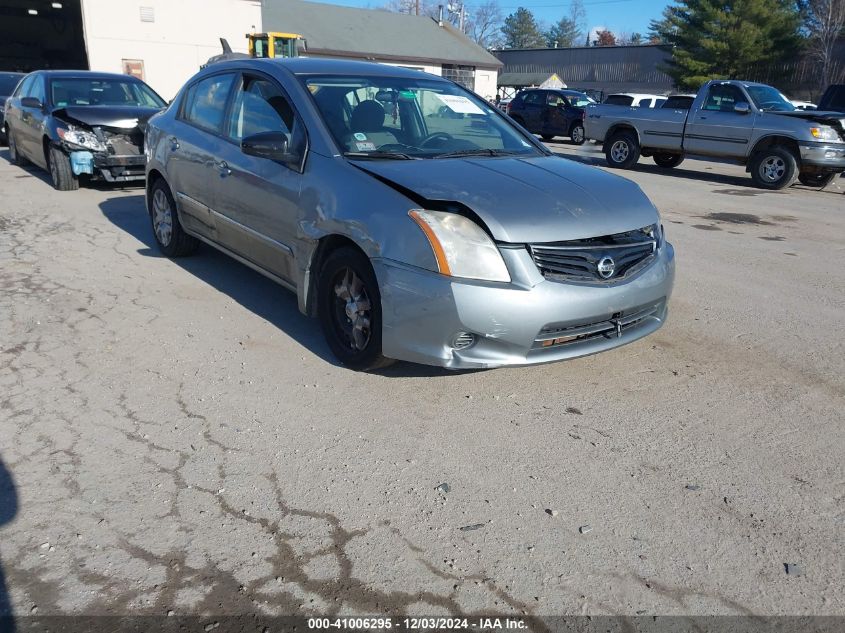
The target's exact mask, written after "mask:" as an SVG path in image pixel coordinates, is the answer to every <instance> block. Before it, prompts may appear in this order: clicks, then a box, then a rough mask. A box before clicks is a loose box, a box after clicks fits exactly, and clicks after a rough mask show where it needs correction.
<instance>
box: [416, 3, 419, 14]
mask: <svg viewBox="0 0 845 633" xmlns="http://www.w3.org/2000/svg"><path fill="white" fill-rule="evenodd" d="M416 14H417V15H419V14H420V0H417V2H416Z"/></svg>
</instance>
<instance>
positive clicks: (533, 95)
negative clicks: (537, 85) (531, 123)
mask: <svg viewBox="0 0 845 633" xmlns="http://www.w3.org/2000/svg"><path fill="white" fill-rule="evenodd" d="M525 103H526V105H542V104H543V93H542V92H540V91H539V90H535V91H533V92H529V93H528V94H526V95H525Z"/></svg>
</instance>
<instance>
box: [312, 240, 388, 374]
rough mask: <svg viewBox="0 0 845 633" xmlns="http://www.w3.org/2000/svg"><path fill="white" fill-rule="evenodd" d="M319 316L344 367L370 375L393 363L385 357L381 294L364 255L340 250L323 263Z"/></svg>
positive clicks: (370, 266) (320, 278) (359, 252)
mask: <svg viewBox="0 0 845 633" xmlns="http://www.w3.org/2000/svg"><path fill="white" fill-rule="evenodd" d="M317 315H318V316H319V318H320V325H321V326H322V329H323V335H324V336H325V337H326V342H327V343H328V345H329V348H330V349H331V350H332V353H333V354H334V355H335V357H336V358H337V359H338V360H339V361H340V362H341V363H342V364H343V365H345V366H347V367H349V368H351V369H356V370H359V371H368V370H372V369H378V368H379V367H385V366H387V365H389V364H391V363H392V362H393V361H392V360H390V359H387V358H385V357H384V356H382V354H381V336H382V319H381V293H380V292H379V287H378V281H377V280H376V275H375V273H374V272H373V267H372V265H371V264H370V260H369V259H368V258H367V256H366V255H364V254H363V253H362V252H361V251H359V250H357V249H354V248H351V247H343V248H339V249H338V250H336V251H334V252H332V253H331V254H330V255H329V256H328V257H327V258H326V260H325V261H324V262H323V265H322V266H321V268H320V276H319V278H318V280H317ZM353 319H354V321H353Z"/></svg>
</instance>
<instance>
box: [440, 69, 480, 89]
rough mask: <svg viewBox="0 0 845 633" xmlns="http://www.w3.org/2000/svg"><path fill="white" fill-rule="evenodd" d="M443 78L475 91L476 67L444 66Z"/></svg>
mask: <svg viewBox="0 0 845 633" xmlns="http://www.w3.org/2000/svg"><path fill="white" fill-rule="evenodd" d="M443 77H444V79H450V80H451V81H454V82H455V83H457V84H461V85H462V86H463V87H464V88H468V89H469V90H475V66H458V65H457V64H443Z"/></svg>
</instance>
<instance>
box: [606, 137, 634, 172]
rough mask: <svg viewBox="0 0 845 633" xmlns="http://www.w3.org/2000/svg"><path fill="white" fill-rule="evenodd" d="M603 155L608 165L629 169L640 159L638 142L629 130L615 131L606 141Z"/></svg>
mask: <svg viewBox="0 0 845 633" xmlns="http://www.w3.org/2000/svg"><path fill="white" fill-rule="evenodd" d="M604 156H605V158H606V159H607V164H608V165H609V166H610V167H617V168H619V169H630V168H631V167H633V166H634V165H636V164H637V161H638V160H639V159H640V144H639V143H638V142H637V139H636V137H635V136H634V135H633V134H632V133H631V132H617V133H616V134H614V135H613V136H611V137H610V140H609V141H608V142H607V145H606V146H605V152H604Z"/></svg>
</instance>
